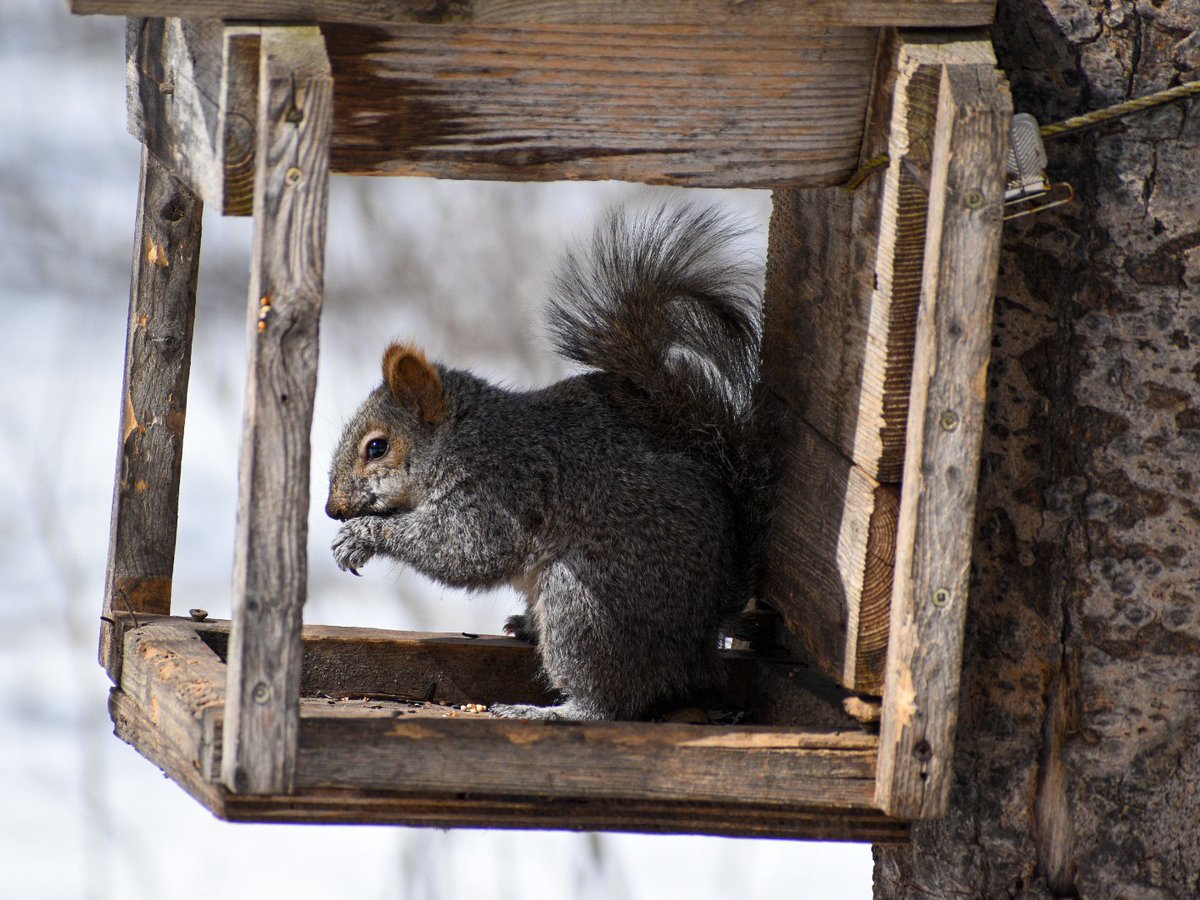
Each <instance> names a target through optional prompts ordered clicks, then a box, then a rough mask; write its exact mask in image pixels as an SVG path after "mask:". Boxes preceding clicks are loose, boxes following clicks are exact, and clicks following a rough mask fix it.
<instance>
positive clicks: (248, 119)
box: [216, 25, 262, 216]
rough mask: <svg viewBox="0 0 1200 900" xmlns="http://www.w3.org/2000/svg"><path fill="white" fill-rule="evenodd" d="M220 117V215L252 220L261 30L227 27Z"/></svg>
mask: <svg viewBox="0 0 1200 900" xmlns="http://www.w3.org/2000/svg"><path fill="white" fill-rule="evenodd" d="M222 40H223V45H222V52H221V57H222V59H223V60H224V65H223V66H222V69H221V82H220V97H221V105H220V114H219V116H218V120H217V123H218V128H217V133H218V134H219V135H220V139H221V145H220V146H219V147H218V148H216V149H217V152H218V158H219V160H220V164H221V177H222V183H221V204H222V205H221V212H223V213H224V214H225V215H227V216H249V215H252V214H253V212H254V173H255V167H256V163H255V160H256V158H257V152H256V151H257V144H258V136H257V133H256V130H255V126H256V123H257V120H258V65H259V56H260V53H261V47H262V29H261V28H258V27H255V26H251V25H232V26H226V28H225V29H224V31H223V33H222Z"/></svg>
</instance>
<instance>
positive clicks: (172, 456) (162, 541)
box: [100, 149, 204, 682]
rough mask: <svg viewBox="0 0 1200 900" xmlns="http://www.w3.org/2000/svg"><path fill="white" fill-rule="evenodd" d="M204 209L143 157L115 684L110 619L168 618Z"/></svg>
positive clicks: (104, 626) (109, 589)
mask: <svg viewBox="0 0 1200 900" xmlns="http://www.w3.org/2000/svg"><path fill="white" fill-rule="evenodd" d="M203 211H204V207H203V204H202V203H201V201H200V200H199V199H198V198H197V197H196V196H195V195H194V194H193V193H192V192H191V191H190V190H188V188H187V186H186V185H184V184H183V183H182V182H181V181H179V180H178V179H177V178H174V177H173V176H172V175H171V174H170V173H169V172H167V170H166V168H165V167H164V166H163V165H162V163H160V162H159V161H158V160H157V159H156V158H155V157H154V156H153V155H152V154H150V153H148V152H147V151H146V150H144V149H143V151H142V172H141V185H140V188H139V190H138V210H137V223H136V226H135V228H134V236H133V241H134V250H133V276H132V284H131V287H130V292H129V325H128V332H127V335H126V340H125V375H124V381H123V384H122V386H121V431H120V435H119V442H118V445H117V466H116V476H115V478H114V486H113V504H112V520H111V526H110V531H109V544H108V566H107V570H106V571H107V574H106V576H105V589H104V611H103V613H102V615H101V631H100V663H101V665H103V666H104V667H105V669H106V670H107V671H108V673H109V676H110V677H111V678H112V679H113V681H114V682H117V681H119V679H120V671H119V654H117V653H116V652H115V650H116V649H117V648H116V646H115V632H114V627H113V617H114V616H115V615H117V614H118V613H121V612H129V613H134V614H136V613H169V612H170V611H171V577H172V573H173V571H174V566H175V523H176V519H177V517H178V511H179V469H180V459H181V456H182V453H183V426H184V418H185V414H186V412H187V389H188V374H189V371H190V369H191V357H192V323H193V320H194V317H195V310H196V274H197V270H198V265H199V261H200V229H201V220H202V218H203Z"/></svg>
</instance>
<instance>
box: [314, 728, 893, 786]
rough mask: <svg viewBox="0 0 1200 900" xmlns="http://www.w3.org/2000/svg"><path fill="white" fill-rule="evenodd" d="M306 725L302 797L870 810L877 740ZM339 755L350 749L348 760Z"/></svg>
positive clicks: (768, 733) (785, 734) (806, 734)
mask: <svg viewBox="0 0 1200 900" xmlns="http://www.w3.org/2000/svg"><path fill="white" fill-rule="evenodd" d="M317 712H318V711H316V710H314V711H313V715H311V716H307V715H306V716H305V717H304V719H303V720H302V722H301V734H300V763H299V766H298V768H297V773H296V783H297V785H298V786H299V787H301V788H356V789H363V790H380V789H387V788H389V787H392V786H395V785H404V786H406V787H407V788H408V789H412V790H430V789H438V788H443V789H444V788H445V787H446V786H448V785H455V784H457V785H459V786H461V787H463V788H465V789H469V790H470V791H471V793H472V794H475V795H480V796H483V795H488V794H500V795H506V794H513V793H517V794H529V795H540V796H543V797H546V798H547V799H549V798H551V797H559V796H561V797H597V798H599V797H604V798H609V799H631V800H633V799H647V800H654V799H661V800H694V801H698V802H734V801H736V800H738V799H745V798H752V799H753V800H754V801H755V802H758V803H763V804H780V805H787V804H817V805H820V806H825V807H832V808H856V807H857V808H863V807H868V806H869V805H870V803H871V799H872V797H873V794H874V784H875V753H876V738H875V737H874V736H873V735H868V734H864V733H862V732H840V733H839V732H834V733H829V732H818V731H801V730H799V729H777V728H765V727H741V726H705V725H673V724H666V723H653V724H649V725H647V724H645V723H637V722H588V723H544V722H522V721H513V720H507V719H488V718H443V719H437V718H419V719H417V718H412V719H410V718H408V717H403V716H401V717H398V718H393V717H374V716H356V717H341V716H336V715H329V714H323V715H318V714H317ZM347 747H354V748H356V750H355V752H354V753H353V754H348V753H346V752H345V750H346V748H347Z"/></svg>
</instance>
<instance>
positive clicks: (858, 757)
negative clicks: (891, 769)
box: [110, 617, 907, 842]
mask: <svg viewBox="0 0 1200 900" xmlns="http://www.w3.org/2000/svg"><path fill="white" fill-rule="evenodd" d="M120 624H121V625H122V627H123V628H124V632H123V638H124V646H125V650H126V660H125V665H124V666H123V673H124V676H123V680H122V684H121V685H120V686H119V687H118V688H114V690H113V691H112V694H111V698H110V709H111V712H112V716H113V721H114V723H115V724H116V727H117V733H118V735H119V736H120V737H122V738H123V739H124V740H126V741H128V742H130V743H131V744H133V745H134V747H135V748H136V749H137V750H138V751H139V752H140V753H142V755H144V756H146V757H147V758H149V759H150V760H151V761H153V762H155V763H156V764H157V765H159V766H160V768H162V769H163V770H164V771H165V772H166V773H167V774H168V775H169V776H170V777H171V778H173V779H174V780H175V781H177V782H178V783H180V785H181V786H182V787H183V788H184V789H185V790H187V791H188V793H190V794H191V795H192V796H193V797H195V798H196V799H197V800H199V801H200V802H201V803H203V804H204V805H205V806H207V807H208V808H209V809H211V810H212V811H213V812H214V813H215V814H217V815H218V816H221V817H223V818H228V819H232V820H245V821H297V822H305V821H307V822H379V823H384V822H394V823H402V824H426V825H442V826H448V825H475V826H478V825H488V826H489V827H542V828H545V827H555V828H579V829H593V828H603V829H610V830H625V831H651V832H652V831H662V832H672V831H685V832H692V833H710V834H740V835H754V836H779V837H804V838H810V839H837V840H871V841H875V842H879V841H885V842H886V841H895V840H903V839H905V838H906V835H907V831H906V829H905V826H904V824H903V823H900V822H896V821H894V820H890V819H887V818H886V817H883V816H882V815H881V814H879V813H878V812H877V811H876V810H874V808H873V806H872V805H871V802H870V790H871V787H872V786H873V780H872V776H873V772H874V755H875V747H876V739H875V738H874V737H873V736H871V735H867V734H862V733H858V732H853V731H852V732H845V733H841V732H830V731H820V730H812V729H784V728H754V727H740V726H690V725H672V724H657V723H656V724H653V725H649V726H647V725H645V724H641V723H587V724H569V723H568V724H546V723H534V722H520V721H512V720H492V719H485V718H475V719H471V718H460V719H452V718H429V717H428V716H425V717H420V716H417V717H412V718H400V719H397V718H396V716H395V715H394V714H393V713H389V712H387V710H386V707H384V706H382V705H381V708H380V709H379V710H373V711H367V713H366V714H362V713H360V712H359V711H357V710H355V711H350V710H347V709H342V708H341V706H342V705H337V704H334V705H332V706H327V704H326V703H324V702H321V701H308V702H306V703H304V704H303V710H304V727H303V729H302V732H303V733H304V735H305V740H304V742H303V747H302V759H301V770H300V773H299V775H298V781H299V782H301V784H302V786H301V788H300V789H299V790H297V791H296V792H295V793H293V794H290V795H237V794H234V793H232V792H229V791H228V790H226V789H225V788H224V786H223V785H221V784H220V783H219V781H218V780H216V776H217V771H216V770H217V768H219V757H220V740H221V717H222V709H223V699H224V677H223V669H224V666H223V665H222V664H221V663H220V661H219V659H218V657H217V656H216V654H215V653H214V652H213V651H212V650H211V649H210V648H209V647H208V645H207V644H206V643H205V642H204V641H202V640H201V639H200V634H199V631H202V630H203V629H205V628H212V627H213V626H212V625H210V624H209V623H203V624H198V623H192V622H189V621H187V620H182V619H172V618H169V617H152V618H151V619H150V620H149V621H144V622H141V623H140V624H139V625H137V626H134V624H133V622H132V619H131V618H129V617H126V618H125V619H123V620H122V621H121V623H120ZM217 627H218V628H219V627H220V625H218V626H217ZM313 631H315V632H317V633H320V634H323V635H325V636H326V637H328V636H329V635H331V634H336V633H338V632H340V631H342V629H333V628H316V629H313ZM345 631H347V632H350V635H343V636H344V637H347V638H348V639H354V640H361V639H362V638H363V637H364V636H365V635H364V633H366V634H369V635H371V636H373V637H378V636H379V634H378V633H376V632H372V631H371V630H368V629H345ZM422 639H423V640H424V641H426V642H427V643H438V642H439V641H451V642H453V641H455V640H456V638H454V637H448V638H438V637H434V636H429V635H424V636H422ZM457 640H462V641H463V642H466V643H470V644H472V645H475V646H478V644H477V643H476V642H475V641H473V640H471V639H466V638H459V639H457ZM495 640H496V641H503V640H506V639H495ZM326 710H328V711H326ZM364 739H368V740H364ZM414 742H415V743H414ZM481 742H482V744H481ZM364 745H366V746H374V747H376V748H377V749H376V751H375V755H376V756H379V759H371V760H366V761H362V762H359V763H358V764H357V766H356V764H355V762H354V757H355V756H356V754H358V752H359V750H361V749H362V748H363V747H364ZM454 746H458V747H459V748H460V749H459V751H458V752H456V753H452V754H450V756H451V757H452V758H453V759H455V760H458V759H462V758H463V757H464V756H465V757H466V758H468V759H470V757H471V756H472V755H473V754H477V753H478V752H479V748H480V747H481V746H490V747H493V748H496V747H500V748H505V747H506V748H508V749H509V751H510V752H511V753H513V754H515V756H514V758H515V759H529V758H537V757H541V756H543V755H544V756H546V757H547V758H548V759H549V763H550V764H551V766H552V768H555V770H556V771H558V770H559V769H561V763H562V761H563V760H564V759H569V758H570V753H571V749H570V748H572V747H575V748H578V747H584V748H585V753H591V754H594V756H595V759H597V760H603V759H604V758H606V757H611V755H612V754H613V753H617V754H621V753H625V754H633V756H634V757H635V758H638V757H640V758H641V759H642V760H643V763H644V765H643V768H644V769H645V770H646V771H645V772H643V773H642V775H644V776H646V777H648V778H652V777H655V776H654V775H653V773H654V771H655V767H660V766H661V764H662V763H663V760H664V759H666V760H667V761H670V759H671V758H672V756H671V754H674V756H675V757H679V755H680V754H683V755H684V756H685V757H686V756H687V755H688V754H690V755H691V756H693V757H694V758H695V759H697V760H701V761H703V760H705V759H707V760H708V761H709V762H708V763H706V764H704V766H702V768H701V773H702V774H703V771H704V770H705V767H706V769H707V772H708V775H707V776H706V777H707V778H708V779H709V780H710V781H711V782H713V783H717V784H720V783H723V782H728V786H723V787H718V789H717V791H718V794H720V796H718V797H716V798H708V799H705V797H704V796H703V794H697V792H696V791H695V790H693V789H692V782H693V779H694V777H695V773H694V772H689V771H687V769H686V767H685V768H684V769H683V770H681V771H680V772H679V773H678V775H677V776H676V775H670V774H669V773H668V775H667V777H665V778H663V776H662V775H661V774H660V775H658V776H657V777H658V778H659V779H660V781H659V783H658V784H657V785H653V784H652V785H650V786H649V788H648V789H642V788H639V789H637V790H636V791H634V792H633V793H638V792H641V793H644V794H646V796H641V797H638V796H606V795H605V791H606V790H607V787H606V779H605V778H603V777H599V776H597V777H596V778H595V779H594V790H593V793H592V795H591V796H588V795H587V793H586V792H585V793H584V794H582V795H571V794H570V793H569V791H567V790H565V789H564V788H563V786H559V787H558V788H557V789H550V790H544V792H541V793H539V794H530V792H529V785H530V784H531V783H536V784H539V785H540V784H543V783H544V784H547V785H550V784H551V783H552V782H544V781H543V780H539V779H535V780H533V781H531V780H530V775H529V773H528V771H527V772H525V773H524V774H522V773H521V772H519V771H518V772H515V773H514V774H512V775H511V776H504V778H505V779H507V780H506V781H504V784H496V785H493V786H491V788H489V787H488V786H487V785H483V786H482V790H481V786H480V785H478V784H474V783H471V782H470V781H464V780H462V779H461V778H457V777H450V778H449V779H448V780H450V781H451V783H450V784H446V780H447V779H446V778H445V777H444V778H443V780H441V781H439V782H436V783H435V784H434V786H433V787H430V786H429V785H424V786H422V785H421V784H413V783H412V782H410V781H404V780H403V779H400V780H399V784H396V783H387V782H386V779H384V778H381V775H380V772H379V771H378V769H377V766H378V764H379V762H380V760H383V761H384V762H385V763H386V765H385V768H387V766H390V768H391V769H392V770H397V767H399V769H403V768H404V767H405V766H408V765H410V764H411V760H412V757H413V754H414V751H417V752H418V755H420V751H421V749H422V748H427V750H426V752H425V753H424V755H426V756H429V759H428V760H426V761H425V762H424V763H423V764H422V765H424V766H425V770H426V772H427V773H429V772H435V771H436V770H443V775H444V769H445V766H446V752H447V748H452V747H454ZM347 748H355V749H354V752H352V753H347V752H346V749H347ZM664 751H666V752H667V755H666V756H664ZM484 752H485V756H484V757H481V758H479V759H478V761H477V762H474V763H471V765H476V766H484V767H490V768H493V769H494V768H497V767H496V766H493V765H492V764H491V763H492V755H491V754H492V751H484ZM739 758H743V759H744V761H745V764H746V765H749V766H750V767H751V768H752V769H753V773H749V772H747V773H744V774H745V776H746V782H745V784H744V785H743V786H742V787H741V788H738V787H737V783H738V775H737V770H738V768H739V766H738V759H739ZM789 758H790V759H791V760H792V766H791V768H793V769H794V768H795V767H796V766H797V765H798V766H799V769H798V770H797V771H800V772H808V773H809V775H808V778H809V779H810V780H811V779H813V778H815V779H817V782H814V785H817V783H818V782H820V781H821V780H825V781H826V782H827V786H828V788H829V790H828V791H827V790H826V789H825V788H820V787H814V790H813V791H812V792H811V793H812V795H811V797H809V798H807V799H801V800H799V801H787V802H783V801H781V800H780V799H778V796H776V797H775V799H769V800H766V801H764V800H758V801H755V800H750V801H748V802H747V800H746V798H747V797H752V796H753V793H754V788H755V786H756V785H757V784H758V783H759V781H760V779H761V777H762V771H763V770H762V766H763V765H764V764H765V763H766V762H767V760H768V759H775V760H776V761H777V762H778V761H782V762H783V763H784V765H783V766H782V767H781V771H780V772H779V773H778V775H779V785H780V786H781V788H780V789H783V790H791V782H792V780H793V777H794V776H793V775H792V774H789V772H786V771H782V770H783V769H788V768H789V766H788V765H787V764H786V763H787V760H788V759H789ZM389 761H390V762H389ZM611 765H614V766H615V765H616V763H612V764H611ZM306 766H311V771H307V770H306V768H305V767H306ZM418 768H419V766H418ZM467 768H468V769H469V768H470V766H468V767H467ZM499 768H500V769H504V768H506V767H505V766H500V767H499ZM619 768H620V766H617V769H619ZM347 769H348V770H349V771H347ZM617 769H615V770H614V771H616V770H617ZM822 773H825V774H822ZM392 774H395V771H393V773H392ZM450 774H451V775H453V773H450ZM751 775H753V777H751ZM633 777H635V778H636V777H642V776H639V775H637V774H636V773H635V775H634V776H633ZM339 779H340V780H341V781H342V782H347V781H348V782H349V783H340V782H339ZM714 779H715V781H714ZM356 780H357V781H358V782H361V784H356V783H355V781H356ZM502 780H503V779H502ZM366 785H370V786H366ZM505 785H507V786H505ZM839 785H841V786H840V787H839ZM464 786H465V787H466V788H468V789H469V795H464V794H463V793H462V791H463V790H464ZM655 792H658V793H657V794H656V793H655ZM664 792H665V793H664ZM618 794H619V792H618ZM689 794H692V795H693V796H692V797H691V798H690V799H679V798H686V797H688V795H689ZM826 795H827V799H824V800H823V799H821V798H822V797H826ZM518 823H520V824H518Z"/></svg>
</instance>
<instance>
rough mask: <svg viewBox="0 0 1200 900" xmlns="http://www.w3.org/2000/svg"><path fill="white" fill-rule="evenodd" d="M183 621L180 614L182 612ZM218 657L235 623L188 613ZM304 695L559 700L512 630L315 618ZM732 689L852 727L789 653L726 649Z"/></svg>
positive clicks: (830, 690) (769, 719)
mask: <svg viewBox="0 0 1200 900" xmlns="http://www.w3.org/2000/svg"><path fill="white" fill-rule="evenodd" d="M176 621H178V620H176ZM182 624H183V625H184V627H190V628H193V629H194V630H195V631H196V632H197V633H198V634H200V635H201V637H202V639H203V640H204V641H205V643H207V644H208V646H210V647H212V648H213V650H214V651H215V652H216V653H217V655H218V656H220V657H224V656H225V655H226V654H227V652H228V633H229V625H228V623H226V622H221V621H211V622H203V623H189V622H183V623H182ZM301 638H302V641H303V645H304V653H303V656H304V666H303V671H302V675H301V681H300V691H301V695H302V696H304V697H335V698H341V697H373V698H394V699H408V700H432V701H438V702H445V703H452V704H463V703H540V704H545V703H549V702H552V696H551V695H550V693H549V692H548V691H547V690H546V688H545V685H544V684H543V683H542V680H541V678H540V677H539V675H538V671H539V667H538V661H537V657H536V655H535V653H534V651H533V648H532V647H531V646H530V645H528V644H525V643H522V642H521V641H517V640H514V639H512V638H504V637H496V636H490V635H479V636H473V637H465V636H463V635H454V634H426V633H421V632H407V631H389V630H384V629H376V628H349V627H345V626H336V627H331V626H323V625H306V626H304V628H303V630H302V632H301ZM722 662H723V663H724V665H725V668H726V673H727V688H726V689H725V690H724V691H721V692H720V693H719V694H717V695H714V696H713V697H710V698H706V699H707V701H708V702H709V703H710V704H711V706H710V708H712V709H715V710H730V711H737V712H743V713H745V714H746V721H749V722H753V723H755V724H766V725H801V724H803V725H807V726H810V727H811V726H820V727H828V728H839V727H840V728H846V727H852V726H853V724H854V722H853V720H852V719H850V718H848V717H847V716H846V714H845V712H844V710H843V707H842V701H843V700H844V699H845V696H846V695H845V692H844V691H841V690H840V689H838V688H837V686H836V685H834V684H832V683H831V682H829V681H828V680H826V679H825V678H824V677H822V676H820V675H819V674H818V673H817V672H815V671H814V670H813V669H810V668H808V667H806V666H804V665H801V664H798V663H796V662H792V661H789V660H786V659H763V658H759V657H756V656H754V655H752V654H750V653H745V652H737V651H725V652H723V653H722Z"/></svg>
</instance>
